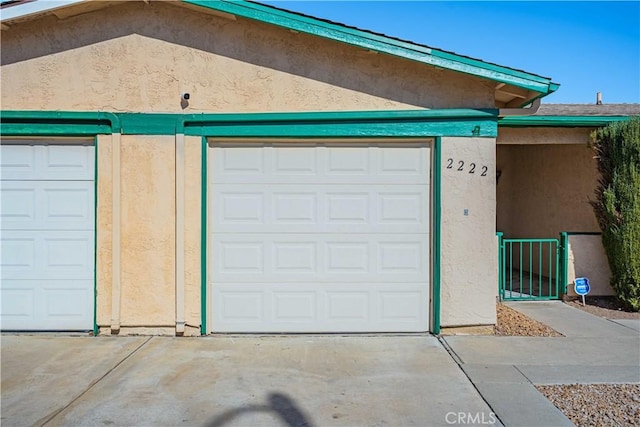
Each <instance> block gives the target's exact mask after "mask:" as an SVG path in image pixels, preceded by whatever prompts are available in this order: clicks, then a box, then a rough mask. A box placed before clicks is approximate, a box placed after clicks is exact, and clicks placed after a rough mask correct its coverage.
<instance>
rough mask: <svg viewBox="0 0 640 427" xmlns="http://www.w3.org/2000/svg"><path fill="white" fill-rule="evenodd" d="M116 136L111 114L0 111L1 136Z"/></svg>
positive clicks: (116, 123) (117, 121)
mask: <svg viewBox="0 0 640 427" xmlns="http://www.w3.org/2000/svg"><path fill="white" fill-rule="evenodd" d="M120 132H121V129H120V118H119V117H118V116H117V115H116V114H114V113H106V112H76V111H8V110H3V111H0V135H3V136H89V135H90V136H94V135H100V134H109V133H120Z"/></svg>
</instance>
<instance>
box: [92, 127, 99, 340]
mask: <svg viewBox="0 0 640 427" xmlns="http://www.w3.org/2000/svg"><path fill="white" fill-rule="evenodd" d="M93 146H94V150H95V155H94V156H93V336H94V337H96V336H98V332H99V331H98V136H97V135H96V136H95V137H94V138H93Z"/></svg>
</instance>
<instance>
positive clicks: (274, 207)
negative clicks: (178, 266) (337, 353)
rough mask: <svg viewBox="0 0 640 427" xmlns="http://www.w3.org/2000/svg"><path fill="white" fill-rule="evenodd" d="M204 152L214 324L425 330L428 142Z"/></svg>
mask: <svg viewBox="0 0 640 427" xmlns="http://www.w3.org/2000/svg"><path fill="white" fill-rule="evenodd" d="M211 154H212V159H211V161H210V164H211V171H210V172H211V173H210V175H209V176H210V178H209V185H210V189H211V190H212V193H213V194H212V197H211V202H210V206H209V212H210V215H212V218H211V220H210V230H211V234H210V242H211V245H210V251H211V252H210V255H209V257H210V274H209V277H210V281H211V290H212V292H211V294H212V310H213V319H212V324H211V328H212V330H213V331H215V332H419V331H427V330H428V319H429V277H430V269H429V266H430V255H429V244H430V243H429V242H430V239H429V230H430V224H429V220H430V219H429V218H430V215H429V201H430V190H429V188H430V187H429V179H430V172H429V165H430V151H429V146H428V144H411V145H410V144H407V145H402V146H399V145H397V144H396V145H394V146H391V145H378V146H372V145H360V146H357V145H351V146H336V145H334V146H317V145H314V146H299V145H289V146H287V145H272V146H264V145H262V146H252V147H248V146H246V145H244V146H243V145H235V146H233V145H214V146H213V148H212V149H211Z"/></svg>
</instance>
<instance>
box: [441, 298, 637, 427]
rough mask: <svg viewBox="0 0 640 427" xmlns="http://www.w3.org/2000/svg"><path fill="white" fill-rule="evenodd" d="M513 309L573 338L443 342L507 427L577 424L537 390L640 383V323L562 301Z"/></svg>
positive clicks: (464, 338)
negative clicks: (546, 386) (614, 318)
mask: <svg viewBox="0 0 640 427" xmlns="http://www.w3.org/2000/svg"><path fill="white" fill-rule="evenodd" d="M507 305H509V306H510V307H511V308H513V309H515V310H517V311H519V312H521V313H523V314H525V315H527V316H529V317H531V318H533V319H535V320H538V321H540V322H542V323H545V324H546V325H549V326H550V327H552V328H554V329H555V330H557V331H558V332H560V333H562V334H563V335H565V336H564V337H555V338H542V337H541V338H538V337H531V338H530V337H498V336H483V337H480V336H450V337H446V338H443V342H444V344H445V345H446V346H448V348H449V350H450V352H451V354H452V355H453V357H454V358H455V359H456V360H457V361H458V362H459V364H460V366H461V367H462V369H463V370H464V371H465V373H466V374H467V376H468V377H469V379H470V380H471V381H472V382H473V384H474V385H475V387H476V388H477V389H478V391H479V392H480V393H481V394H482V396H483V398H484V399H485V400H486V401H487V403H488V404H489V405H490V406H491V408H492V410H493V411H495V413H496V415H497V416H498V418H499V419H500V420H501V421H502V422H503V423H504V424H505V425H507V426H511V425H513V426H540V425H544V426H564V425H567V426H570V425H572V424H571V422H570V421H569V420H568V419H567V418H566V417H565V416H564V415H563V414H562V412H560V411H559V410H558V409H557V408H555V406H553V405H552V404H551V403H550V402H549V401H548V400H547V399H546V398H545V397H544V396H543V395H542V394H541V393H539V392H538V391H537V390H536V389H535V387H534V385H543V384H576V383H584V384H588V383H640V333H639V332H638V324H637V322H635V321H631V322H626V321H611V320H606V319H602V318H600V317H597V316H594V315H591V314H589V313H586V312H584V311H581V310H579V309H576V308H573V307H570V306H568V305H566V304H563V303H562V302H560V301H550V302H543V301H539V302H514V303H508V304H507Z"/></svg>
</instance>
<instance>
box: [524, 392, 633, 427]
mask: <svg viewBox="0 0 640 427" xmlns="http://www.w3.org/2000/svg"><path fill="white" fill-rule="evenodd" d="M536 388H537V389H538V390H539V391H540V392H541V393H542V394H544V395H545V397H546V398H547V399H549V400H550V401H551V403H553V404H554V405H555V406H556V407H557V408H558V409H560V410H561V411H562V412H563V413H564V414H565V415H566V416H567V418H569V419H570V420H571V422H573V423H574V424H575V425H576V426H579V427H583V426H585V427H586V426H638V425H640V384H569V385H553V386H547V385H541V386H536Z"/></svg>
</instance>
